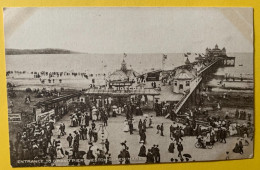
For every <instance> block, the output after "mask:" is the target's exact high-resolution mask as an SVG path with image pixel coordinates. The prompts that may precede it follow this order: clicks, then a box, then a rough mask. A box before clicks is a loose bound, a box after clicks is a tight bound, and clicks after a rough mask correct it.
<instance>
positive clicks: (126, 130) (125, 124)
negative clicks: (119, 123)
mask: <svg viewBox="0 0 260 170" xmlns="http://www.w3.org/2000/svg"><path fill="white" fill-rule="evenodd" d="M123 131H124V132H128V131H129V125H128V121H127V120H125V122H124V128H123Z"/></svg>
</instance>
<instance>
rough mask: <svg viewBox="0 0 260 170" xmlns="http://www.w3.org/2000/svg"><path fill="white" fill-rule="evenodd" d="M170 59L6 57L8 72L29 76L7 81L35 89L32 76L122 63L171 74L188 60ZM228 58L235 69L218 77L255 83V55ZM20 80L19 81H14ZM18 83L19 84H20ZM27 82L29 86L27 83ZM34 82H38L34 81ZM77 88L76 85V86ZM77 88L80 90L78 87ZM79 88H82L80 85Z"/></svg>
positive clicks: (98, 70) (105, 69)
mask: <svg viewBox="0 0 260 170" xmlns="http://www.w3.org/2000/svg"><path fill="white" fill-rule="evenodd" d="M164 54H165V55H166V56H167V57H166V59H164V60H163V54H162V53H153V54H148V53H145V54H126V55H124V54H30V55H7V56H6V70H7V71H25V72H26V74H22V75H21V74H19V75H17V76H13V77H7V80H9V81H11V82H15V83H16V84H17V83H18V85H21V84H26V85H28V86H29V85H31V86H32V85H33V84H35V82H33V80H31V81H30V83H29V80H28V79H32V78H33V77H32V74H31V72H41V71H45V72H76V73H87V74H103V73H106V74H107V73H108V74H109V73H112V72H113V71H115V70H118V69H120V67H121V63H122V61H123V59H124V60H125V62H126V63H127V68H132V69H133V70H135V71H137V72H138V73H144V72H147V71H151V70H157V69H162V68H163V69H164V70H171V69H173V68H174V67H177V66H180V65H183V64H184V62H185V61H186V59H187V58H186V57H185V56H184V54H183V53H164ZM227 55H228V56H232V57H236V62H235V63H236V64H235V67H224V68H219V69H218V70H217V72H216V73H215V74H216V75H225V74H230V75H232V76H235V77H239V76H241V75H242V76H243V77H246V78H249V79H252V80H253V77H254V55H253V53H228V54H227ZM196 57H198V54H197V53H191V54H190V55H189V57H188V58H189V60H190V62H193V61H195V58H196ZM163 63H164V64H163ZM15 79H17V80H15ZM18 79H19V80H18ZM26 80H28V82H26ZM34 81H35V80H34ZM37 83H39V82H38V81H37ZM74 84H76V82H74ZM77 87H78V86H77ZM79 87H80V85H79Z"/></svg>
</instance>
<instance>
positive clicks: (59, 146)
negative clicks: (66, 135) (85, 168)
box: [56, 144, 64, 159]
mask: <svg viewBox="0 0 260 170" xmlns="http://www.w3.org/2000/svg"><path fill="white" fill-rule="evenodd" d="M56 151H57V159H62V158H64V152H63V149H62V147H61V144H59V145H58V146H57V148H56Z"/></svg>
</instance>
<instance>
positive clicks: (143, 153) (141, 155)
mask: <svg viewBox="0 0 260 170" xmlns="http://www.w3.org/2000/svg"><path fill="white" fill-rule="evenodd" d="M138 156H140V157H146V147H145V145H144V141H141V147H140V151H139V154H138Z"/></svg>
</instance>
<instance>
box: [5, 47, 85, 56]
mask: <svg viewBox="0 0 260 170" xmlns="http://www.w3.org/2000/svg"><path fill="white" fill-rule="evenodd" d="M79 53H80V52H75V51H70V50H65V49H55V48H44V49H11V48H9V49H8V48H7V49H5V54H6V55H23V54H79Z"/></svg>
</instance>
